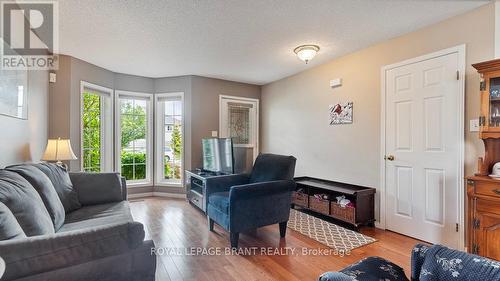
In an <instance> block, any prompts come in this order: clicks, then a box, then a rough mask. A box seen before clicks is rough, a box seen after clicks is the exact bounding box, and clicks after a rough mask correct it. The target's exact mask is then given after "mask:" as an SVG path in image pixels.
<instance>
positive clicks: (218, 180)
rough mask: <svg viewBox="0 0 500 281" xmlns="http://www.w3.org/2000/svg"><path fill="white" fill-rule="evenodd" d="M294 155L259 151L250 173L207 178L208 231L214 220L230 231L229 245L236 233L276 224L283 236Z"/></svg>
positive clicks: (234, 243) (234, 244)
mask: <svg viewBox="0 0 500 281" xmlns="http://www.w3.org/2000/svg"><path fill="white" fill-rule="evenodd" d="M295 162H296V159H295V157H293V156H282V155H274V154H261V155H259V156H258V157H257V159H256V160H255V164H254V166H253V169H252V172H251V174H250V175H246V174H236V175H227V176H218V177H212V178H209V179H207V184H206V194H205V195H206V196H205V198H206V200H207V202H206V206H207V215H208V223H209V228H210V231H213V228H214V222H215V223H217V224H218V225H220V226H221V227H223V228H224V229H225V230H227V231H229V233H230V240H231V247H233V248H237V247H238V238H239V233H240V232H243V231H247V230H252V229H257V228H259V227H262V226H266V225H271V224H276V223H278V224H279V229H280V236H281V237H285V234H286V225H287V222H288V217H289V215H290V205H291V194H292V191H293V190H295V182H294V180H293V177H294V173H295Z"/></svg>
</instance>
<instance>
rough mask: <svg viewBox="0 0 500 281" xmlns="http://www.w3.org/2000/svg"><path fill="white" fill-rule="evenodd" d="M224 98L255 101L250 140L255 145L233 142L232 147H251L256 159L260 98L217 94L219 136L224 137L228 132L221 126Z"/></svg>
mask: <svg viewBox="0 0 500 281" xmlns="http://www.w3.org/2000/svg"><path fill="white" fill-rule="evenodd" d="M224 100H236V101H241V102H249V103H255V118H254V120H252V127H251V130H252V138H251V139H252V142H253V143H255V145H252V144H233V147H243V148H253V149H254V152H253V160H254V161H255V159H257V156H258V155H259V152H260V143H259V140H260V136H259V130H260V128H259V125H260V112H259V107H260V99H254V98H247V97H239V96H231V95H225V94H221V95H219V137H226V135H227V134H228V132H227V131H225V129H224V128H223V126H222V123H223V116H224V112H222V107H223V103H224V102H225V101H224Z"/></svg>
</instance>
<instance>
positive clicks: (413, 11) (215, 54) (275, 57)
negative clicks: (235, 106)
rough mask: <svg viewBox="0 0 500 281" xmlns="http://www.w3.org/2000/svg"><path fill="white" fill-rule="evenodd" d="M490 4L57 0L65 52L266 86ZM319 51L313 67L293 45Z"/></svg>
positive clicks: (111, 64) (161, 73)
mask: <svg viewBox="0 0 500 281" xmlns="http://www.w3.org/2000/svg"><path fill="white" fill-rule="evenodd" d="M485 3H487V1H417V0H414V1H411V0H217V1H216V0H174V1H162V0H142V1H141V0H84V1H82V0H60V1H59V8H60V13H59V15H60V19H59V20H60V24H59V27H60V42H59V48H60V52H61V53H63V54H68V55H71V56H74V57H77V58H80V59H83V60H85V61H88V62H90V63H93V64H96V65H98V66H101V67H104V68H107V69H109V70H112V71H115V72H121V73H127V74H135V75H141V76H148V77H165V76H178V75H202V76H208V77H216V78H222V79H228V80H234V81H241V82H249V83H254V84H266V83H269V82H272V81H275V80H278V79H280V78H283V77H286V76H289V75H292V74H295V73H297V72H300V71H303V70H304V69H306V68H309V67H313V66H315V65H318V64H321V63H324V62H326V61H328V60H331V59H333V58H335V57H338V56H341V55H345V54H347V53H350V52H353V51H355V50H359V49H361V48H364V47H368V46H370V45H372V44H375V43H377V42H381V41H383V40H386V39H389V38H392V37H395V36H398V35H401V34H404V33H407V32H411V31H414V30H416V29H419V28H421V27H424V26H427V25H430V24H433V23H436V22H439V21H441V20H444V19H446V18H449V17H452V16H454V15H458V14H461V13H464V12H466V11H468V10H471V9H474V8H476V7H478V6H480V5H483V4H485ZM306 43H314V44H318V45H319V46H320V47H321V51H320V52H319V53H318V55H317V56H316V58H315V59H314V60H312V61H311V62H310V63H309V64H308V65H305V64H304V63H303V62H302V61H299V60H298V59H297V58H296V57H295V55H294V54H293V52H292V50H293V48H294V47H296V46H298V45H301V44H306Z"/></svg>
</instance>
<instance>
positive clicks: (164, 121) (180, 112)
mask: <svg viewBox="0 0 500 281" xmlns="http://www.w3.org/2000/svg"><path fill="white" fill-rule="evenodd" d="M155 103H156V107H155V109H156V131H155V132H156V183H157V184H160V185H174V186H175V185H182V179H183V174H184V172H183V167H184V164H183V160H184V95H183V93H165V94H157V95H156V97H155Z"/></svg>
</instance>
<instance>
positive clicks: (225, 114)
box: [219, 96, 259, 173]
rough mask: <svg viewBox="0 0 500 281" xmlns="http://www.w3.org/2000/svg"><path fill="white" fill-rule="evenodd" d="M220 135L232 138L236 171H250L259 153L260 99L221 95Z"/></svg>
mask: <svg viewBox="0 0 500 281" xmlns="http://www.w3.org/2000/svg"><path fill="white" fill-rule="evenodd" d="M219 107H220V108H219V114H220V116H219V131H220V137H222V138H232V139H233V147H234V158H235V167H234V168H235V172H236V173H239V172H248V171H249V170H250V169H251V167H252V166H253V161H254V160H255V158H257V155H258V154H259V100H257V99H249V98H240V97H233V96H220V105H219Z"/></svg>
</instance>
